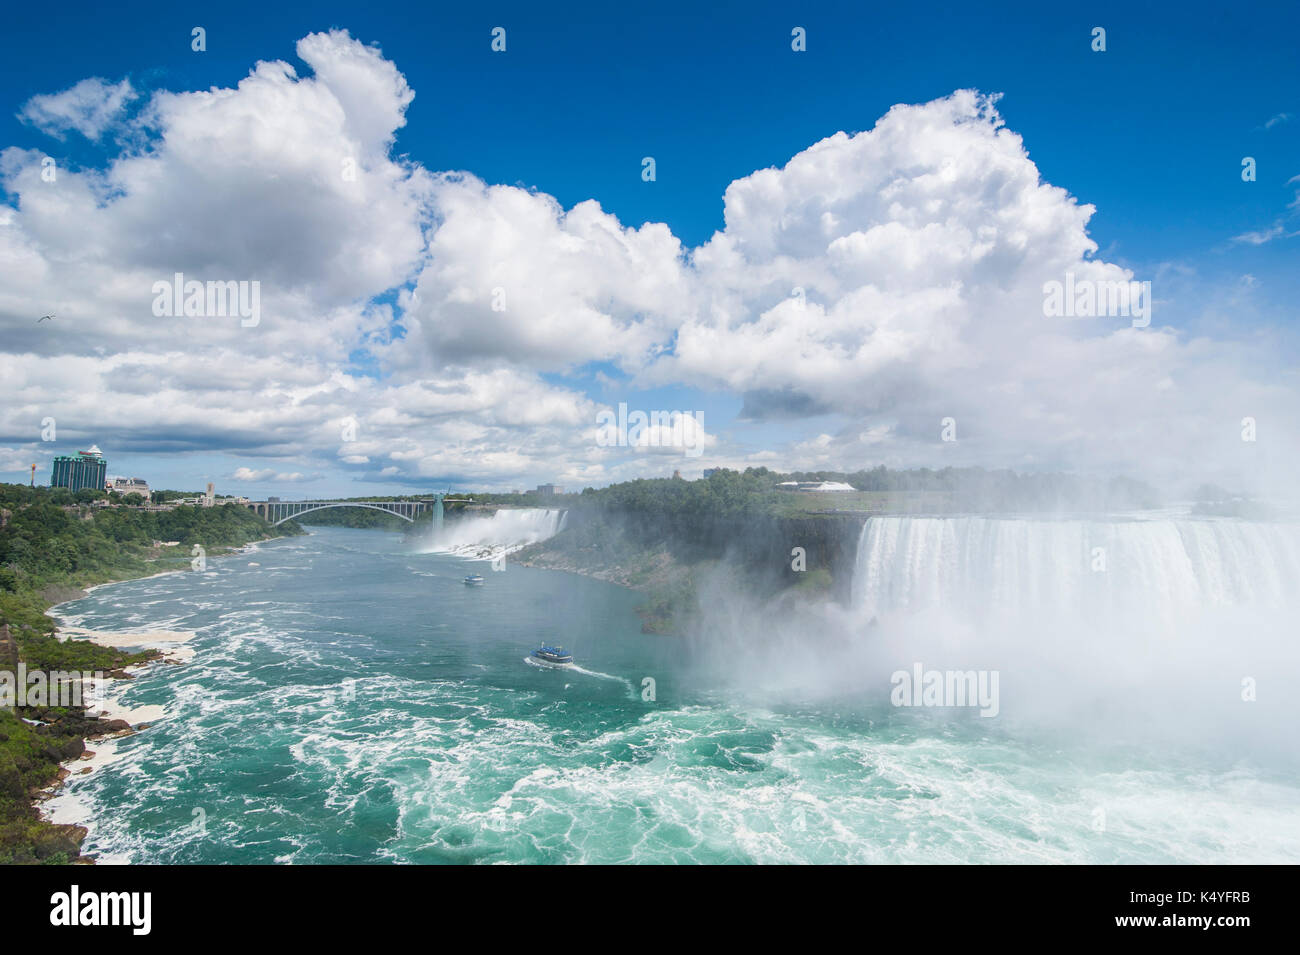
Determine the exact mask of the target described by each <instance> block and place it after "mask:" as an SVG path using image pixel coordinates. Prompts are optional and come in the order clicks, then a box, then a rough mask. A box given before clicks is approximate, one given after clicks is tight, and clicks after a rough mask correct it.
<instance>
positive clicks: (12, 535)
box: [0, 484, 301, 864]
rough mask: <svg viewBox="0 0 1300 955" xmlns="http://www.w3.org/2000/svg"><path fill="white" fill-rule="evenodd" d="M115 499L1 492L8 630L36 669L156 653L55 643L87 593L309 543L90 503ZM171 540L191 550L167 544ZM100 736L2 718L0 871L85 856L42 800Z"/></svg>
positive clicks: (108, 663)
mask: <svg viewBox="0 0 1300 955" xmlns="http://www.w3.org/2000/svg"><path fill="white" fill-rule="evenodd" d="M173 493H174V492H173ZM137 496H138V495H127V496H126V499H127V500H129V499H130V498H132V497H137ZM112 498H113V496H110V495H106V494H104V492H102V491H93V490H91V489H86V490H84V491H79V492H77V494H75V495H74V494H70V493H68V491H67V489H66V488H33V487H28V486H24V485H21V484H0V623H3V624H8V626H9V633H10V636H11V637H12V638H13V644H14V649H16V650H17V655H18V658H19V660H21V662H23V663H25V664H26V665H27V667H28V669H29V670H38V669H39V670H45V671H51V670H64V671H73V670H89V671H96V670H98V671H105V672H107V671H111V670H116V669H119V668H121V667H124V666H130V665H131V664H133V663H139V662H142V661H144V660H147V659H149V658H151V657H152V656H153V655H154V651H145V652H143V653H129V652H127V651H124V650H120V649H116V648H113V647H104V646H100V645H98V644H95V643H90V642H88V641H84V640H69V641H66V642H60V641H59V640H58V639H57V638H55V637H54V636H52V635H51V633H52V630H53V623H54V622H53V621H52V620H51V619H50V618H49V617H47V616H46V615H45V610H46V609H47V608H48V607H49V606H50V605H51V604H52V603H54V602H56V601H57V600H63V599H67V598H68V597H70V596H73V595H75V594H76V593H77V589H78V588H81V587H85V586H88V585H90V584H98V583H105V582H107V581H110V580H122V579H126V578H130V577H139V576H144V575H147V574H152V573H157V572H158V571H160V570H169V569H179V568H184V567H187V566H188V562H189V552H190V551H189V549H190V547H191V546H192V545H193V544H202V545H203V547H204V548H205V549H206V550H207V552H208V554H209V556H215V555H216V554H217V553H219V551H220V550H221V549H222V548H228V547H238V546H242V545H243V544H247V543H250V542H252V541H255V540H263V539H265V538H267V537H275V536H279V535H282V534H294V533H301V530H300V529H299V528H298V527H297V526H296V525H294V524H292V523H289V524H285V525H282V526H281V527H280V528H271V527H270V526H269V525H268V524H267V523H266V522H265V521H263V520H262V519H261V518H260V517H258V516H257V515H256V514H254V513H253V512H252V511H250V510H248V509H247V508H244V507H240V506H238V505H236V504H233V503H227V504H223V505H220V506H217V507H192V506H184V507H177V508H174V509H172V510H165V511H147V510H141V509H136V508H131V507H115V506H111V505H109V506H106V505H105V504H103V503H91V502H104V501H111V500H112ZM169 541H178V542H179V545H180V546H177V547H165V546H160V545H159V544H158V543H157V542H169ZM13 662H14V661H13V660H12V649H6V650H5V657H4V658H0V665H2V666H3V668H4V669H6V670H11V669H12V665H13ZM20 716H28V717H29V718H31V719H33V720H39V721H40V722H41V723H42V724H44V725H40V726H33V725H31V724H29V723H25V722H23V720H22V719H20V718H19V717H20ZM98 729H100V727H98V726H97V725H96V724H95V721H94V720H91V719H87V718H86V717H85V716H83V715H81V714H79V713H74V712H72V711H69V710H31V709H27V710H24V711H21V712H20V713H18V714H15V713H13V712H10V711H8V710H0V864H3V863H33V862H44V863H66V862H70V861H72V860H73V859H75V858H77V856H78V854H79V851H80V848H79V847H80V839H81V834H82V833H81V830H79V829H77V827H73V826H56V825H51V824H49V823H47V822H43V821H42V820H41V819H40V817H39V815H38V814H37V812H36V810H35V809H34V808H33V806H32V804H31V797H32V794H33V792H34V791H35V790H37V789H39V788H42V787H44V786H48V785H50V784H51V783H53V782H54V781H55V779H56V778H57V777H58V772H59V763H60V762H62V761H63V760H66V759H70V758H72V757H75V756H76V755H77V754H78V753H80V752H81V751H82V749H84V744H83V743H82V737H84V736H86V735H87V734H88V733H92V732H95V731H96V730H98Z"/></svg>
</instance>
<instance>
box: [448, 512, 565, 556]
mask: <svg viewBox="0 0 1300 955" xmlns="http://www.w3.org/2000/svg"><path fill="white" fill-rule="evenodd" d="M565 514H566V511H563V510H554V509H542V508H502V509H500V510H498V511H496V512H495V513H493V514H491V515H488V516H482V517H480V516H477V515H474V516H468V517H462V518H460V519H458V520H454V521H451V522H449V523H447V524H445V525H444V526H443V528H442V530H441V532H440V533H438V536H437V539H436V541H435V543H434V547H433V549H434V550H438V551H446V552H449V553H452V554H458V555H460V556H462V557H475V558H490V557H495V556H497V555H499V554H501V553H511V552H512V551H516V550H518V549H519V548H521V547H526V546H528V545H529V544H535V543H537V542H539V541H543V540H546V539H547V538H548V537H553V536H554V535H555V534H557V533H559V531H560V529H561V527H562V526H563V521H564V516H565Z"/></svg>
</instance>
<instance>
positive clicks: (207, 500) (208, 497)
mask: <svg viewBox="0 0 1300 955" xmlns="http://www.w3.org/2000/svg"><path fill="white" fill-rule="evenodd" d="M212 490H213V488H212V482H211V481H209V482H208V493H207V494H205V495H204V496H203V506H204V507H211V506H212V504H213V493H212Z"/></svg>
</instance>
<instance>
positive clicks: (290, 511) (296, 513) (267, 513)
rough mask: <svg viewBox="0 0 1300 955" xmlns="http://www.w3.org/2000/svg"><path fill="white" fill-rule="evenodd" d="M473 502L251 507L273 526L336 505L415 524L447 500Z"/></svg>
mask: <svg viewBox="0 0 1300 955" xmlns="http://www.w3.org/2000/svg"><path fill="white" fill-rule="evenodd" d="M444 502H445V503H447V504H473V503H475V502H474V501H471V500H467V499H464V498H456V497H444V496H443V495H438V496H437V497H432V498H429V499H427V500H418V501H270V500H268V501H249V503H248V509H249V510H250V511H252V512H253V513H254V514H257V515H258V516H259V517H261V518H262V519H263V520H265V521H267V522H268V523H270V524H272V525H277V526H278V525H280V524H283V523H284V522H285V521H291V520H293V519H294V518H295V517H301V516H302V515H303V514H310V513H311V512H312V511H324V510H328V509H329V508H332V507H363V508H368V509H370V510H372V511H384V512H386V513H388V514H393V515H395V516H397V517H400V518H401V519H402V520H404V521H406V522H408V523H411V524H414V523H415V520H416V518H418V517H419V516H420V515H421V514H422V513H424V512H425V511H426V510H430V509H433V510H434V511H438V510H440V509H441V507H442V504H443V503H444Z"/></svg>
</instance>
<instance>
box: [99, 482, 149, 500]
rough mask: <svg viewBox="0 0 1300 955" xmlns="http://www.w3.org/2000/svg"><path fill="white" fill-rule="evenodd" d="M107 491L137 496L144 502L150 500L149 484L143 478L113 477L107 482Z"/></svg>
mask: <svg viewBox="0 0 1300 955" xmlns="http://www.w3.org/2000/svg"><path fill="white" fill-rule="evenodd" d="M107 489H108V490H110V491H116V492H117V493H118V494H123V495H126V494H139V495H140V496H141V497H143V498H144V499H145V500H146V501H147V500H149V498H150V491H149V482H148V481H146V480H145V479H144V478H138V477H133V478H127V477H115V478H111V479H110V480H109V482H108V486H107Z"/></svg>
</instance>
